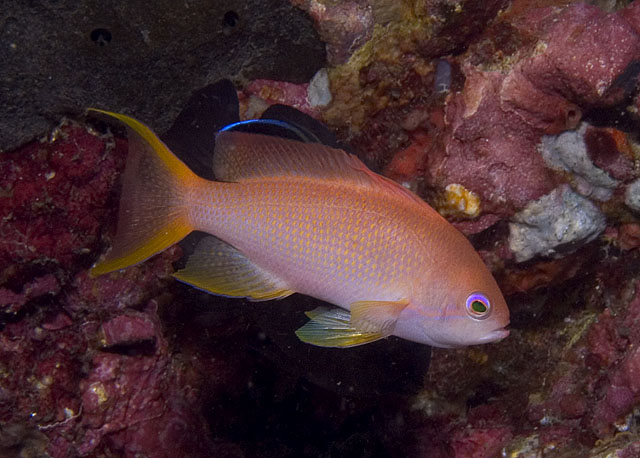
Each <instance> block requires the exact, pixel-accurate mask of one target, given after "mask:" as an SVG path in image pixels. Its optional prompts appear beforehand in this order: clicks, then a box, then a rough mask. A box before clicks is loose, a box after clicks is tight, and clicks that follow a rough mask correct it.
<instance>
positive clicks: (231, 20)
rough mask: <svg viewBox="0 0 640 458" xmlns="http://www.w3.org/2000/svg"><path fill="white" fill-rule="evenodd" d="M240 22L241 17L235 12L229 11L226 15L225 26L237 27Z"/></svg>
mask: <svg viewBox="0 0 640 458" xmlns="http://www.w3.org/2000/svg"><path fill="white" fill-rule="evenodd" d="M239 21H240V16H238V13H236V12H235V11H227V12H226V13H224V25H226V26H227V27H235V26H237V25H238V22H239Z"/></svg>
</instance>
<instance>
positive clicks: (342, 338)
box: [296, 307, 391, 348]
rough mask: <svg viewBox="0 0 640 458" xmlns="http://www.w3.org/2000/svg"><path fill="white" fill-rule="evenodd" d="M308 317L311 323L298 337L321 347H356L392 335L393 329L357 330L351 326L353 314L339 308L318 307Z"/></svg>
mask: <svg viewBox="0 0 640 458" xmlns="http://www.w3.org/2000/svg"><path fill="white" fill-rule="evenodd" d="M306 315H307V316H308V317H309V318H311V321H309V322H308V323H307V324H305V325H304V326H302V327H301V328H300V329H298V330H297V331H296V335H297V336H298V338H299V339H300V340H301V341H303V342H306V343H309V344H311V345H317V346H319V347H340V348H347V347H355V346H357V345H364V344H367V343H370V342H375V341H376V340H380V339H383V338H385V337H388V336H389V335H391V329H386V330H384V331H381V332H369V331H363V330H361V329H357V328H355V327H354V326H353V325H352V324H351V314H350V313H349V312H348V311H347V310H343V309H339V308H336V309H326V308H323V307H318V308H316V309H314V310H312V311H310V312H307V313H306Z"/></svg>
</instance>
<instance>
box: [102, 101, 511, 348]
mask: <svg viewBox="0 0 640 458" xmlns="http://www.w3.org/2000/svg"><path fill="white" fill-rule="evenodd" d="M104 113H106V114H109V115H111V116H114V117H116V118H118V119H120V120H121V121H123V122H124V123H126V124H127V125H128V126H129V128H130V147H129V148H130V153H129V158H128V161H127V167H126V170H125V176H124V185H123V194H122V200H121V205H120V215H119V222H118V231H117V235H116V238H115V240H114V244H113V248H112V250H111V251H110V252H109V253H108V254H107V255H106V257H105V258H104V259H103V260H101V261H100V262H99V263H97V264H96V266H95V267H94V268H93V270H92V272H93V274H95V275H99V274H103V273H106V272H109V271H112V270H117V269H121V268H124V267H126V266H128V265H131V264H135V263H137V262H141V261H143V260H144V259H146V258H148V257H150V256H152V255H153V254H156V253H158V252H160V251H162V250H164V249H166V248H167V247H169V246H170V245H172V244H173V243H176V242H178V241H179V240H180V239H182V238H183V237H184V236H186V235H187V234H188V233H189V232H191V231H193V230H199V231H203V232H207V233H209V234H211V237H205V238H204V239H203V240H202V241H201V242H200V243H199V245H198V246H197V247H196V250H195V252H194V254H193V255H192V256H191V257H190V258H189V260H188V262H187V265H186V267H185V268H184V269H183V270H181V271H178V272H176V274H175V276H176V278H178V279H180V280H181V281H184V282H186V283H189V284H192V285H194V286H196V287H198V288H201V289H204V290H207V291H209V292H212V293H214V294H221V295H226V296H233V297H247V298H249V299H252V300H268V299H277V298H282V297H286V296H288V295H290V294H293V293H295V292H297V293H302V294H306V295H309V296H313V297H316V298H318V299H321V300H323V301H326V302H328V303H331V304H334V305H337V306H338V307H339V308H334V309H323V308H321V309H316V310H314V311H312V312H309V313H308V316H309V317H310V318H311V320H310V321H309V322H308V323H307V324H306V325H305V326H303V327H302V328H300V329H299V330H298V331H297V334H298V337H300V339H301V340H303V341H305V342H309V343H312V344H315V345H321V346H335V347H349V346H354V345H361V344H364V343H368V342H371V341H374V340H378V339H380V338H384V337H387V336H389V335H396V336H398V337H401V338H404V339H408V340H412V341H416V342H421V343H425V344H429V345H434V346H440V347H456V346H463V345H471V344H478V343H486V342H492V341H496V340H500V339H502V338H504V337H506V336H507V335H508V333H509V332H508V331H507V330H506V329H505V326H506V325H507V324H508V322H509V311H508V308H507V305H506V303H505V301H504V298H503V296H502V294H501V292H500V290H499V288H498V286H497V284H496V282H495V280H494V278H493V277H492V275H491V273H490V272H489V271H488V269H487V268H486V266H485V265H484V263H483V262H482V260H481V259H480V257H479V256H478V254H477V253H476V251H475V250H474V249H473V247H472V246H471V244H470V243H469V242H468V241H467V239H466V238H465V237H464V236H463V235H462V234H460V232H458V231H457V230H456V229H455V228H453V226H451V225H450V224H449V223H448V222H447V221H446V220H445V219H444V218H443V217H441V216H440V215H439V214H438V213H437V212H436V211H435V210H433V209H432V208H431V207H430V206H429V205H427V204H426V203H425V202H424V201H422V200H421V199H419V198H418V197H417V196H415V195H414V194H412V193H411V192H409V191H408V190H406V189H404V188H403V187H401V186H399V185H398V184H396V183H394V182H392V181H390V180H388V179H386V178H384V177H382V176H379V175H376V174H374V173H373V172H371V171H370V170H369V169H367V168H366V166H365V165H364V164H362V162H360V161H359V160H358V159H357V158H356V157H355V156H352V155H349V154H347V153H345V152H344V151H342V150H336V149H333V148H329V147H327V146H324V145H320V144H315V143H300V142H295V141H291V140H285V139H281V138H275V137H269V136H263V135H257V134H247V133H241V132H221V133H220V134H218V136H217V138H216V150H215V154H214V164H213V171H214V174H215V176H216V179H217V180H218V181H208V180H204V179H202V178H199V177H197V176H196V175H195V174H193V173H192V172H191V171H190V170H189V169H188V168H187V167H186V166H185V165H184V164H183V163H182V162H181V161H180V160H179V159H177V158H176V157H175V156H174V155H173V154H172V153H171V152H170V151H169V150H168V149H167V147H166V146H165V145H164V144H163V143H162V142H161V141H160V140H159V139H158V138H157V137H156V136H155V135H154V134H153V133H152V132H151V131H150V130H149V129H148V128H147V127H146V126H144V125H143V124H142V123H140V122H138V121H136V120H134V119H132V118H129V117H127V116H124V115H119V114H114V113H108V112H104Z"/></svg>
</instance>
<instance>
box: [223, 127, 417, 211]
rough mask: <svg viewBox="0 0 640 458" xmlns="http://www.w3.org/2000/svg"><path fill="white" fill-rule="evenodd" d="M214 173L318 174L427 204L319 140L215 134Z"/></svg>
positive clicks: (239, 177) (229, 176)
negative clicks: (383, 189) (379, 188)
mask: <svg viewBox="0 0 640 458" xmlns="http://www.w3.org/2000/svg"><path fill="white" fill-rule="evenodd" d="M213 172H214V174H215V176H216V179H217V180H220V181H229V182H239V181H243V180H249V179H255V178H266V177H270V178H271V177H292V176H293V177H316V178H322V179H325V180H342V181H349V182H352V183H357V184H359V185H361V186H365V187H368V186H375V187H383V188H385V190H386V191H388V192H393V193H399V194H401V195H403V196H405V197H409V198H410V199H412V200H414V201H416V202H420V203H421V204H423V205H424V204H425V203H424V201H423V200H422V199H420V198H419V197H418V196H416V195H415V194H413V193H412V192H411V191H409V190H408V189H406V188H404V187H402V186H401V185H399V184H398V183H396V182H394V181H392V180H390V179H388V178H385V177H383V176H381V175H378V174H375V173H373V172H372V171H371V170H369V169H368V168H367V166H366V165H364V164H363V163H362V161H360V159H358V158H357V157H356V156H354V155H353V154H349V153H347V152H345V151H343V150H341V149H335V148H331V147H329V146H325V145H322V144H320V143H302V142H298V141H294V140H287V139H284V138H278V137H271V136H268V135H259V134H249V133H245V132H234V131H224V132H220V133H219V134H218V136H217V137H216V150H215V154H214V156H213Z"/></svg>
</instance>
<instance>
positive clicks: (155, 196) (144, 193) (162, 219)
mask: <svg viewBox="0 0 640 458" xmlns="http://www.w3.org/2000/svg"><path fill="white" fill-rule="evenodd" d="M90 110H91V111H95V112H98V113H102V114H105V115H108V116H111V117H114V118H116V119H118V120H120V121H122V122H123V123H125V124H126V125H127V130H128V132H129V155H128V156H127V165H126V167H125V171H124V175H123V184H122V197H121V198H120V210H119V213H118V228H117V231H116V237H115V239H114V241H113V247H112V248H111V251H109V252H108V253H107V254H106V256H104V258H102V259H101V260H100V261H98V262H97V263H96V264H95V265H94V267H93V268H92V269H91V275H92V276H97V275H102V274H105V273H107V272H111V271H114V270H118V269H123V268H125V267H128V266H130V265H133V264H137V263H139V262H142V261H144V260H145V259H147V258H149V257H151V256H153V255H154V254H156V253H159V252H161V251H163V250H165V249H166V248H168V247H170V246H171V245H173V244H175V243H177V242H179V241H180V240H182V239H183V238H184V237H185V236H187V235H188V234H189V233H190V232H191V231H192V230H193V229H194V228H193V226H192V224H191V223H190V221H189V216H188V213H187V206H186V204H185V198H184V196H185V193H186V191H187V190H188V189H189V187H191V186H193V185H194V184H195V182H196V181H198V180H200V178H198V177H197V176H196V175H195V174H194V173H193V172H192V171H191V170H189V168H188V167H187V166H186V165H185V164H184V163H183V162H182V161H180V160H179V159H178V158H177V157H176V156H175V155H174V154H173V153H172V152H171V151H169V149H168V148H167V146H166V145H165V144H164V143H162V141H161V140H160V139H159V138H158V137H157V136H156V135H155V134H154V133H153V132H152V131H151V129H149V128H148V127H147V126H145V125H144V124H142V123H141V122H139V121H137V120H135V119H133V118H131V117H129V116H125V115H122V114H117V113H111V112H108V111H103V110H97V109H94V108H91V109H90Z"/></svg>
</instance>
